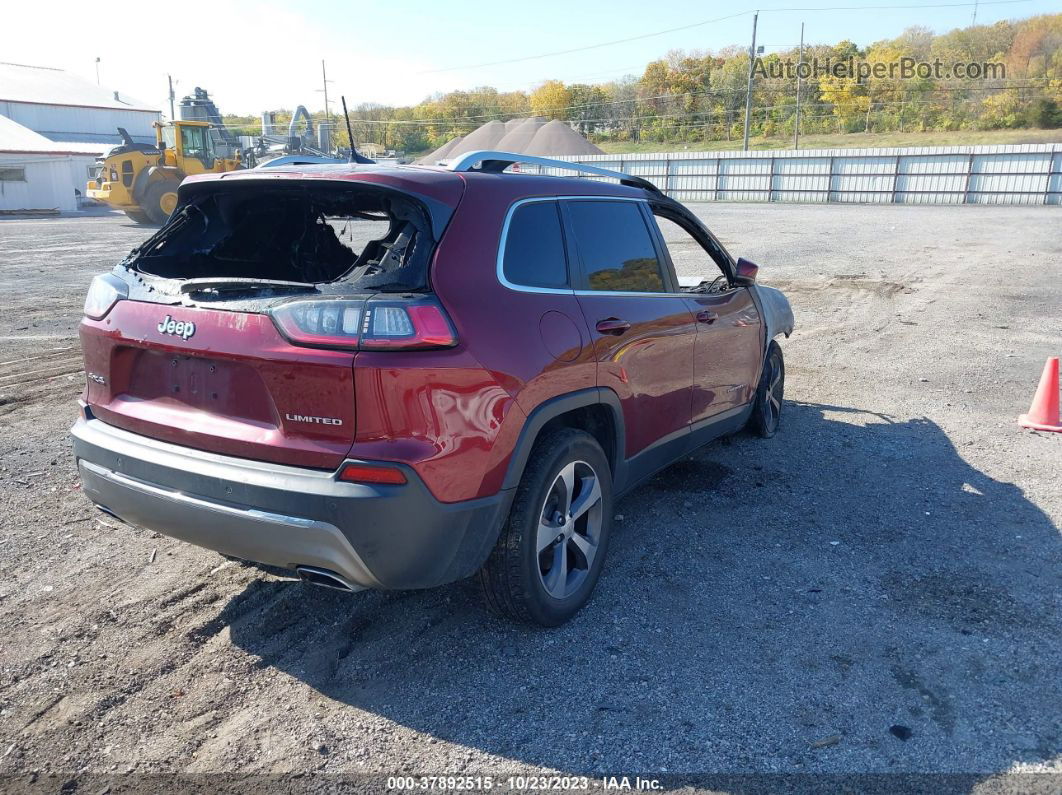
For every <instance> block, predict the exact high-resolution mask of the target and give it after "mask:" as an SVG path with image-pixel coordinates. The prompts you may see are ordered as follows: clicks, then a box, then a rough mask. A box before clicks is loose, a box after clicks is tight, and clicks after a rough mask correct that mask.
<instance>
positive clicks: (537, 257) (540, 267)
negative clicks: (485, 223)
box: [502, 201, 568, 288]
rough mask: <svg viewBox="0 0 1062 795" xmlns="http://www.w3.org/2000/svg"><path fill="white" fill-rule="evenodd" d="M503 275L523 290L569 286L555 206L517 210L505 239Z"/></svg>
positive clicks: (545, 204)
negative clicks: (526, 288)
mask: <svg viewBox="0 0 1062 795" xmlns="http://www.w3.org/2000/svg"><path fill="white" fill-rule="evenodd" d="M502 273H503V274H504V275H505V280H506V281H508V282H509V283H510V284H515V285H520V286H522V287H547V288H550V287H552V288H564V287H567V286H568V263H567V258H566V256H565V253H564V236H563V235H562V234H561V225H560V215H559V214H558V208H557V203H556V202H552V201H544V202H531V203H529V204H522V205H520V206H519V207H517V208H516V210H515V211H514V212H513V215H512V218H511V219H510V220H509V232H508V234H507V236H506V238H505V253H504V254H503V256H502Z"/></svg>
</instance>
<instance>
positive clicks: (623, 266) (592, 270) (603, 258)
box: [568, 201, 666, 293]
mask: <svg viewBox="0 0 1062 795" xmlns="http://www.w3.org/2000/svg"><path fill="white" fill-rule="evenodd" d="M568 207H569V208H570V211H571V219H572V230H573V232H574V233H575V240H576V242H577V243H578V245H579V255H580V257H581V258H582V262H583V268H584V269H585V270H586V278H587V286H588V287H589V288H590V289H591V290H610V291H614V292H625V293H662V292H666V289H665V287H664V278H663V276H662V275H661V268H660V262H659V260H658V259H657V258H656V249H655V248H654V247H653V240H652V238H651V237H650V236H649V229H648V227H646V225H645V220H644V219H643V218H642V213H641V210H640V209H639V208H638V205H637V204H635V203H634V202H609V201H573V202H569V203H568Z"/></svg>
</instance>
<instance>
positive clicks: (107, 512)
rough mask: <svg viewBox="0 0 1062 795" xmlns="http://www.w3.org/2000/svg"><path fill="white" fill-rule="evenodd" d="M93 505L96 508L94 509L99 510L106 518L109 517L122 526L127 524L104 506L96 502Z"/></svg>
mask: <svg viewBox="0 0 1062 795" xmlns="http://www.w3.org/2000/svg"><path fill="white" fill-rule="evenodd" d="M93 505H95V506H96V508H97V509H98V510H99V512H100V513H104V514H106V515H107V516H110V517H111V518H112V519H117V520H118V521H119V522H121V523H122V524H129V522H127V521H125V519H123V518H122V517H121V516H119V515H118V514H116V513H115V512H114V511H112V510H111V509H110V508H108V507H107V506H106V505H100V504H99V503H98V502H95V503H93ZM130 526H132V525H130Z"/></svg>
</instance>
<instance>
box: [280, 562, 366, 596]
mask: <svg viewBox="0 0 1062 795" xmlns="http://www.w3.org/2000/svg"><path fill="white" fill-rule="evenodd" d="M295 571H296V572H298V574H299V579H301V580H302V581H303V582H308V583H310V585H319V586H321V587H322V588H331V589H332V590H333V591H345V592H347V593H354V592H355V591H364V590H365V588H364V587H362V586H361V585H357V584H355V583H352V582H351V581H350V580H348V579H347V578H346V577H343V576H342V575H339V574H336V573H335V572H334V571H330V570H328V569H319V568H317V567H316V566H296V567H295Z"/></svg>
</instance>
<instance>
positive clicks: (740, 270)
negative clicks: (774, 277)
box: [734, 257, 760, 284]
mask: <svg viewBox="0 0 1062 795" xmlns="http://www.w3.org/2000/svg"><path fill="white" fill-rule="evenodd" d="M759 272H760V266H759V265H757V264H756V263H755V262H750V261H749V260H747V259H745V258H744V257H741V258H740V259H738V261H737V263H736V264H735V266H734V276H735V278H734V281H736V282H737V283H738V284H755V283H756V274H757V273H759Z"/></svg>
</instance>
